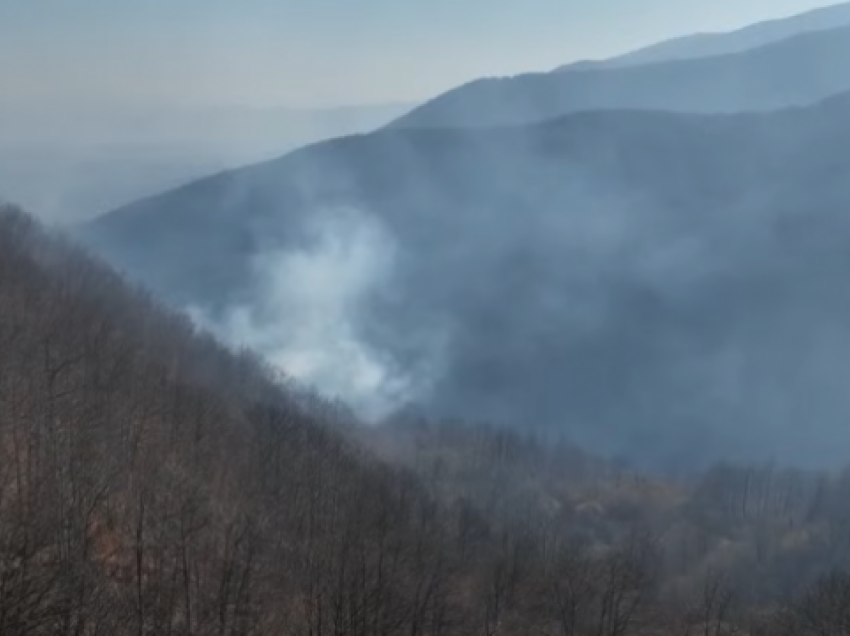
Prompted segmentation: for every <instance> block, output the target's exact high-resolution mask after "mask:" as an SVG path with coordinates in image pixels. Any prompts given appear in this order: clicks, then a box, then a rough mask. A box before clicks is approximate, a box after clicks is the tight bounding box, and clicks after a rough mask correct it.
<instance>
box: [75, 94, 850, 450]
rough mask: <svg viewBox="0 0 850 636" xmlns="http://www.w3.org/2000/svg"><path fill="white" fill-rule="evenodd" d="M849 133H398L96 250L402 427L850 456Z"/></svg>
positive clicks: (158, 211) (221, 195) (653, 116)
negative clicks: (462, 427) (465, 421)
mask: <svg viewBox="0 0 850 636" xmlns="http://www.w3.org/2000/svg"><path fill="white" fill-rule="evenodd" d="M848 143H850V95H842V96H839V97H836V98H832V99H830V100H827V101H825V102H823V103H820V104H818V105H815V106H812V107H807V108H799V109H789V110H785V111H781V112H776V113H767V114H739V115H726V116H722V115H699V114H691V115H688V114H671V113H660V112H641V111H611V112H595V113H580V114H576V115H572V116H567V117H563V118H560V119H557V120H554V121H550V122H546V123H543V124H537V125H533V126H528V127H516V128H500V129H475V130H453V129H431V130H429V129H416V130H405V129H391V130H383V131H380V132H377V133H374V134H372V135H367V136H355V137H349V138H345V139H339V140H334V141H331V142H326V143H321V144H317V145H314V146H311V147H308V148H304V149H302V150H299V151H297V152H294V153H291V154H289V155H287V156H285V157H283V158H281V159H279V160H276V161H273V162H268V163H264V164H259V165H256V166H251V167H247V168H244V169H240V170H237V171H232V172H227V173H223V174H220V175H217V176H213V177H210V178H207V179H204V180H201V181H198V182H195V183H193V184H190V185H187V186H185V187H183V188H180V189H178V190H175V191H172V192H168V193H165V194H163V195H160V196H157V197H153V198H150V199H147V200H144V201H141V202H138V203H136V204H134V205H132V206H128V207H126V208H122V209H120V210H117V211H115V212H113V213H111V214H108V215H106V216H104V217H102V218H100V219H98V220H96V221H95V222H93V223H91V224H88V225H86V226H85V227H83V228H81V229H80V233H79V234H80V236H81V238H82V239H83V240H85V241H86V242H87V243H88V245H90V246H92V247H93V248H94V249H96V250H97V251H98V252H99V253H101V254H103V255H104V256H105V257H107V258H108V259H109V260H110V261H111V262H112V263H114V264H115V265H116V266H117V267H119V269H121V270H124V271H126V272H128V273H129V274H130V275H131V276H132V277H133V278H135V279H136V280H139V281H141V282H143V283H145V284H147V285H150V286H151V287H152V288H153V289H155V290H157V291H158V292H159V293H161V294H162V295H163V296H164V297H166V298H167V299H168V300H169V301H170V302H172V303H174V304H176V305H179V306H188V307H192V308H194V309H196V310H197V311H198V312H199V313H198V314H197V315H202V316H204V317H205V319H206V320H207V321H208V324H213V325H218V327H219V328H221V330H222V331H221V332H222V333H224V334H226V335H227V336H228V337H230V338H232V339H233V341H235V342H239V343H243V344H250V345H252V346H256V347H257V348H258V349H260V350H262V351H263V352H264V353H266V354H267V355H269V356H270V357H271V358H272V359H274V360H276V361H279V362H281V363H282V364H285V365H287V367H288V368H290V369H291V370H293V372H296V375H297V374H298V373H302V374H303V375H304V376H305V377H307V378H308V379H309V380H311V381H317V382H319V383H320V385H322V386H326V387H327V386H333V387H337V386H339V387H344V388H345V390H350V391H351V392H353V393H355V394H356V393H357V391H361V392H362V391H364V390H365V391H366V392H367V393H369V394H370V395H379V394H380V395H382V396H384V398H385V401H386V403H387V404H385V405H384V407H385V408H383V412H384V413H385V412H387V410H388V409H390V410H391V408H396V407H399V406H401V405H402V404H406V403H412V404H413V405H419V406H420V407H421V408H424V409H425V410H426V411H427V412H429V413H434V414H444V415H446V416H454V415H457V416H462V417H468V418H472V419H480V420H489V421H492V422H496V423H500V424H513V425H518V426H524V427H531V428H538V429H547V430H557V431H561V432H562V433H563V434H565V435H567V436H568V437H569V438H570V439H572V440H573V441H576V442H578V443H581V444H584V445H586V446H588V447H590V448H593V449H596V450H600V451H605V452H615V453H616V452H620V453H624V454H626V455H628V456H630V457H632V458H635V459H637V460H640V461H650V462H661V463H663V464H664V465H668V466H669V465H671V464H675V463H677V462H685V463H686V464H688V465H690V464H691V463H692V462H699V461H702V460H706V459H710V458H713V457H718V456H729V457H735V456H740V457H765V456H775V457H777V458H783V457H789V456H793V457H794V458H795V459H796V460H797V461H808V462H812V463H816V464H818V463H822V462H830V461H834V460H837V459H838V458H839V456H841V455H842V452H843V451H841V450H840V448H842V446H841V444H840V443H839V442H840V440H843V439H844V435H845V433H844V422H845V421H846V418H847V415H848V413H850V400H848V398H847V397H846V395H847V394H846V391H845V390H844V384H843V378H844V377H847V375H850V363H847V362H846V361H847V360H850V339H848V338H847V337H846V329H845V324H846V323H847V322H848V321H850V294H848V292H847V287H846V285H845V280H846V276H847V275H848V271H849V270H850V257H849V256H848V254H850V251H848V245H850V222H848V217H847V214H846V210H847V206H848V203H850V185H848V184H850V179H848V176H850V155H848V154H847V153H846V151H845V150H846V147H847V145H848ZM323 382H324V383H325V384H323ZM346 382H347V383H348V384H345V383H346ZM340 390H341V391H342V389H340ZM801 422H805V425H803V426H801Z"/></svg>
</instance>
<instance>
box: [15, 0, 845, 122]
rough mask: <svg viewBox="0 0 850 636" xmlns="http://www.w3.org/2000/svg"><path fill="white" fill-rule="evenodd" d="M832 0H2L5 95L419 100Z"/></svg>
mask: <svg viewBox="0 0 850 636" xmlns="http://www.w3.org/2000/svg"><path fill="white" fill-rule="evenodd" d="M825 4H828V3H826V2H823V1H822V0H750V1H748V2H740V1H736V0H715V1H714V2H710V3H708V2H703V1H701V0H643V1H642V2H640V3H639V10H637V11H636V10H635V8H636V6H638V5H636V3H635V0H598V1H594V2H589V1H585V0H582V1H579V0H524V1H522V2H520V1H519V0H504V1H502V2H492V1H490V0H434V1H432V2H422V1H417V2H412V1H408V2H399V1H398V0H360V1H358V2H356V3H353V2H349V1H347V0H313V1H311V2H302V1H301V0H249V1H248V2H232V1H228V0H182V1H181V2H173V1H171V0H146V1H144V2H132V3H127V2H114V1H111V0H77V1H75V2H56V1H55V0H27V1H26V2H22V1H17V2H16V1H12V2H3V3H0V86H2V87H3V105H4V106H9V105H17V106H23V107H25V108H30V107H34V106H37V107H45V106H52V107H55V108H67V107H71V106H74V105H91V104H96V105H97V106H99V107H112V108H115V109H120V108H138V107H144V108H153V107H162V106H168V107H186V108H209V107H212V106H233V105H239V106H249V107H254V108H256V107H261V108H269V107H280V106H284V105H287V106H290V107H309V108H316V107H327V106H339V105H347V104H356V103H375V102H381V103H383V102H388V101H389V102H399V101H402V102H415V101H421V100H424V99H427V98H430V97H432V96H434V95H436V94H437V93H439V92H442V91H444V90H446V89H448V88H451V87H452V86H454V85H457V84H461V83H463V82H466V81H469V80H472V79H474V78H476V77H483V76H492V75H508V74H515V73H521V72H528V71H534V70H547V69H550V68H554V67H556V66H558V65H561V64H565V63H568V62H571V61H574V60H578V59H583V58H588V57H608V56H611V55H614V54H617V53H622V52H625V51H627V50H630V49H633V48H636V47H638V46H642V45H646V44H649V43H652V42H655V41H657V40H660V39H664V38H669V37H673V36H678V35H684V34H688V33H693V32H699V31H714V30H726V29H732V28H735V27H738V26H742V25H744V24H747V23H750V22H755V21H758V20H764V19H767V18H771V17H779V16H783V15H790V14H793V13H797V12H801V11H805V10H807V9H811V8H813V7H816V6H822V5H825Z"/></svg>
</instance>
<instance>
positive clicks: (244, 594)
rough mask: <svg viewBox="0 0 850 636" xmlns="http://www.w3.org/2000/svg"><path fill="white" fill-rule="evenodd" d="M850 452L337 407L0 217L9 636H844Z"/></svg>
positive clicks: (847, 627) (69, 249)
mask: <svg viewBox="0 0 850 636" xmlns="http://www.w3.org/2000/svg"><path fill="white" fill-rule="evenodd" d="M848 498H850V471H848V472H847V473H826V472H824V473H816V472H805V471H801V470H794V469H791V468H783V467H780V466H776V465H772V464H766V465H759V466H746V465H733V464H718V465H715V466H713V467H711V468H709V469H708V470H706V471H703V472H701V473H699V474H681V473H680V474H677V475H664V474H645V473H644V474H642V473H639V472H637V471H635V470H633V469H631V468H630V467H629V466H628V464H627V463H625V462H624V461H617V460H616V459H604V458H599V457H594V456H593V455H591V454H589V453H587V452H584V451H582V450H581V449H579V448H577V447H575V446H573V445H571V444H570V443H569V441H568V440H559V439H552V438H551V437H547V438H542V437H541V438H535V437H533V436H531V435H528V436H524V435H522V434H521V433H517V432H508V431H505V430H501V429H497V428H490V427H487V426H484V425H473V424H469V423H458V422H448V421H447V422H442V421H441V422H429V421H426V420H423V419H420V418H416V417H412V416H411V417H406V416H404V415H398V416H397V417H395V418H393V419H392V421H389V422H387V423H386V424H385V425H383V426H381V427H377V428H368V427H364V426H361V425H360V424H358V422H357V421H356V418H354V417H353V416H352V415H351V414H350V412H349V411H348V410H347V409H346V408H345V406H344V405H341V404H335V403H332V402H329V401H326V400H323V399H321V398H320V397H318V396H316V395H313V394H311V393H309V392H307V391H304V390H303V389H301V388H299V387H297V386H295V385H293V384H292V383H291V382H289V381H288V380H287V378H286V377H285V376H284V375H282V374H281V373H280V372H279V371H277V370H275V369H272V368H269V367H268V366H266V365H264V364H263V363H262V362H261V361H260V360H259V359H258V358H257V357H256V356H255V355H252V354H250V353H248V352H235V351H231V350H229V349H228V348H226V347H224V346H222V345H219V344H218V343H217V342H216V341H215V340H214V339H212V338H211V337H210V336H208V335H206V334H205V333H203V332H201V331H199V330H198V329H197V328H196V327H194V326H193V324H192V323H191V321H190V320H189V319H188V318H186V317H184V316H182V315H180V314H177V313H175V312H172V311H169V310H166V309H165V308H164V307H163V306H161V305H160V304H159V302H158V301H157V300H156V299H155V298H153V297H151V296H150V295H148V294H147V293H145V292H144V291H143V290H141V289H137V288H133V287H131V286H129V285H128V284H126V283H125V282H124V281H123V280H122V279H121V278H120V277H119V276H118V275H117V274H115V273H113V272H112V271H111V270H110V269H108V268H107V267H105V266H104V265H102V264H101V263H99V262H98V261H96V260H95V259H93V258H92V257H90V256H88V255H87V254H86V253H84V252H82V251H81V250H79V249H78V248H76V247H75V246H74V245H73V244H72V243H70V242H69V241H68V240H66V239H64V238H62V237H61V236H57V235H55V234H53V233H51V232H49V231H47V230H45V229H42V228H41V227H39V225H38V224H37V223H36V222H35V221H33V220H32V219H31V218H29V217H28V216H26V215H25V214H24V213H22V212H20V211H18V210H15V209H12V208H4V209H3V210H2V212H0V634H2V635H4V636H5V635H6V634H9V635H19V634H20V635H30V634H33V635H41V634H44V635H48V634H49V635H67V636H71V635H73V636H89V635H100V634H103V635H116V636H122V635H125V634H126V635H138V636H141V635H144V634H151V635H157V636H159V635H173V636H178V635H180V636H184V635H185V636H189V635H197V636H201V635H207V634H209V635H211V636H212V635H218V636H237V635H239V636H248V635H254V634H256V635H260V634H262V635H265V634H281V635H292V636H396V635H402V634H403V635H405V636H438V635H439V636H455V635H457V636H461V635H463V636H466V635H470V636H472V635H476V636H520V635H529V636H530V635H532V634H534V635H547V636H548V635H551V636H585V635H587V636H631V635H637V634H646V635H651V634H655V635H659V636H662V635H668V634H669V635H674V634H675V635H685V636H691V635H692V636H696V635H700V636H719V635H720V634H733V633H734V634H752V635H756V634H763V635H765V636H766V635H768V634H769V635H776V634H779V635H783V634H786V635H788V636H790V635H792V634H793V635H801V636H805V635H808V634H812V635H815V634H817V635H826V634H831V635H834V634H850V574H848V573H846V572H845V571H844V570H843V569H842V567H843V566H846V565H848V558H850V506H848V505H847V502H848Z"/></svg>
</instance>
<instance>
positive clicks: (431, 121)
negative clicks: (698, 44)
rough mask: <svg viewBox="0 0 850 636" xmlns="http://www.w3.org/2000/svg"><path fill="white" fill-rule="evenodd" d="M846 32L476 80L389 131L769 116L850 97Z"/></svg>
mask: <svg viewBox="0 0 850 636" xmlns="http://www.w3.org/2000/svg"><path fill="white" fill-rule="evenodd" d="M848 57H850V27H841V28H835V29H830V30H824V31H817V32H813V33H806V34H801V35H798V36H794V37H792V38H788V39H785V40H782V41H779V42H775V43H772V44H769V45H765V46H763V47H760V48H756V49H752V50H748V51H744V52H741V53H736V54H728V55H723V56H716V57H707V58H701V59H693V60H679V61H669V62H658V63H653V64H646V65H642V66H636V67H633V68H614V69H604V70H588V71H581V72H571V73H538V74H525V75H518V76H516V77H507V78H493V79H480V80H477V81H474V82H471V83H469V84H466V85H464V86H461V87H459V88H455V89H453V90H451V91H449V92H447V93H444V94H443V95H440V96H438V97H436V98H434V99H432V100H431V101H429V102H426V103H425V104H423V105H422V106H420V107H418V108H416V109H414V110H413V111H411V112H410V113H408V114H407V115H404V116H402V117H401V118H399V119H397V120H396V121H395V122H393V123H392V124H391V125H392V126H394V127H404V128H422V127H443V126H457V127H483V126H500V125H515V124H525V123H530V122H539V121H543V120H547V119H552V118H554V117H558V116H561V115H564V114H567V113H571V112H576V111H589V110H599V109H623V108H640V109H653V110H664V111H676V112H695V113H721V112H722V113H731V112H742V111H770V110H775V109H779V108H784V107H789V106H799V105H805V104H812V103H814V102H816V101H819V100H822V99H825V98H827V97H829V96H831V95H834V94H836V93H840V92H842V91H845V90H848V89H850V75H848V73H847V71H846V67H845V66H844V65H842V64H841V63H839V62H838V60H844V59H848Z"/></svg>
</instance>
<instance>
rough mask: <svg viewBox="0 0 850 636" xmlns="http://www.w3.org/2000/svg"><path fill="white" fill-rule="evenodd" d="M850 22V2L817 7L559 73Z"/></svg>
mask: <svg viewBox="0 0 850 636" xmlns="http://www.w3.org/2000/svg"><path fill="white" fill-rule="evenodd" d="M847 25H850V3H842V4H836V5H831V6H828V7H822V8H819V9H813V10H812V11H807V12H805V13H800V14H797V15H793V16H791V17H788V18H780V19H777V20H767V21H765V22H759V23H757V24H752V25H749V26H746V27H744V28H742V29H737V30H735V31H729V32H725V33H697V34H694V35H687V36H684V37H678V38H674V39H672V40H665V41H663V42H659V43H657V44H653V45H651V46H647V47H644V48H641V49H638V50H636V51H632V52H629V53H626V54H624V55H618V56H616V57H612V58H609V59H606V60H585V61H581V62H575V63H573V64H567V65H565V66H561V67H559V68H557V69H555V72H556V73H557V72H565V71H585V70H598V69H606V68H624V67H627V66H639V65H641V64H652V63H655V62H669V61H671V60H689V59H694V58H700V57H712V56H715V55H727V54H729V53H740V52H741V51H746V50H748V49H754V48H758V47H760V46H764V45H765V44H770V43H772V42H777V41H779V40H784V39H786V38H789V37H793V36H795V35H800V34H801V33H807V32H810V31H820V30H823V29H832V28H835V27H840V26H847Z"/></svg>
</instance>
